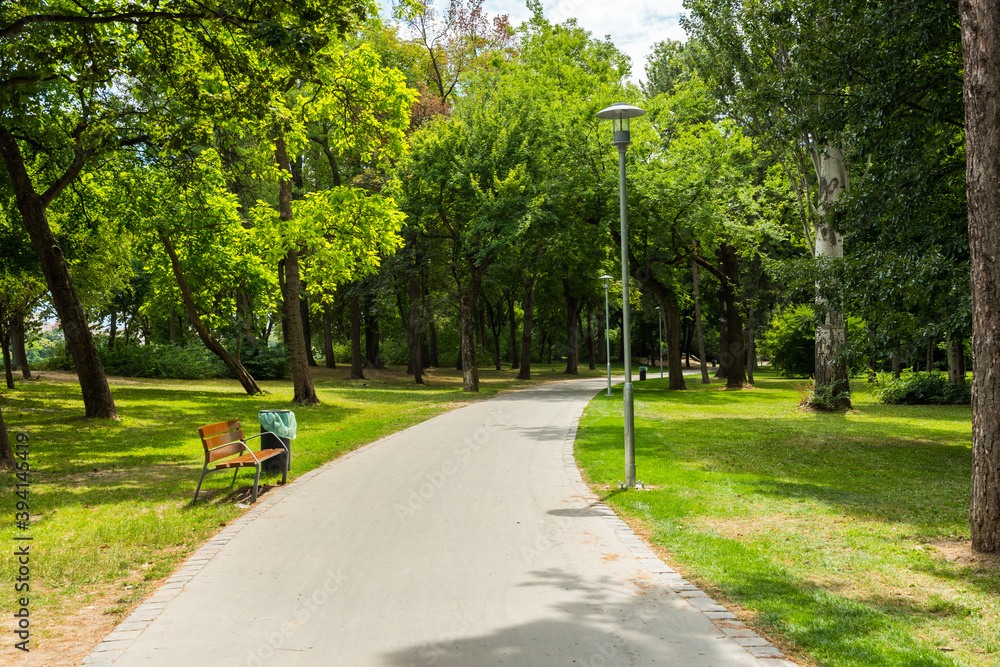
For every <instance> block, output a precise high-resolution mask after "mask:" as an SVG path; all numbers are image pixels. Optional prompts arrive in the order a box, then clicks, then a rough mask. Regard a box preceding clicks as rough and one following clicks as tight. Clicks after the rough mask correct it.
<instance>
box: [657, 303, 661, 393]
mask: <svg viewBox="0 0 1000 667" xmlns="http://www.w3.org/2000/svg"><path fill="white" fill-rule="evenodd" d="M661 311H662V309H661V308H660V307H659V306H657V307H656V330H657V331H658V332H660V379H661V380H662V379H663V326H662V325H663V320H662V319H661V318H660V313H661Z"/></svg>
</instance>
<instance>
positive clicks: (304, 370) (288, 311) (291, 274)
mask: <svg viewBox="0 0 1000 667" xmlns="http://www.w3.org/2000/svg"><path fill="white" fill-rule="evenodd" d="M274 149H275V150H274V157H275V161H276V162H277V163H278V168H279V169H281V170H282V171H283V172H285V174H283V175H282V177H281V178H279V180H278V213H279V215H280V216H281V219H282V220H283V221H285V222H291V220H292V181H291V179H290V178H288V176H290V175H292V174H291V168H290V165H289V162H288V152H287V150H286V148H285V138H284V136H282V135H280V134H279V135H278V137H277V139H276V140H275V142H274ZM284 260H285V289H284V291H283V292H282V295H281V297H282V300H283V301H284V302H285V303H284V305H285V322H286V327H285V329H286V330H287V332H288V356H289V357H290V360H291V364H292V387H293V390H294V395H293V397H292V401H294V402H295V403H298V404H300V405H314V404H316V403H319V397H317V396H316V389H315V388H314V387H313V381H312V373H311V372H310V371H309V351H308V350H307V349H306V337H305V327H304V325H303V318H302V305H301V297H300V294H299V286H300V284H301V276H300V275H299V250H298V248H289V249H288V251H287V253H286V254H285V258H284ZM309 347H312V345H311V344H310V346H309Z"/></svg>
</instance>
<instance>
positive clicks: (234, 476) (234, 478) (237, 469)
mask: <svg viewBox="0 0 1000 667" xmlns="http://www.w3.org/2000/svg"><path fill="white" fill-rule="evenodd" d="M239 474H240V468H239V466H237V467H236V468H234V469H233V481H231V482H230V483H229V486H232V485H233V484H235V483H236V476H237V475H239Z"/></svg>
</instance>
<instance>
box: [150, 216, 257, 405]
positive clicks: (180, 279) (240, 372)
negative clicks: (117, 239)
mask: <svg viewBox="0 0 1000 667" xmlns="http://www.w3.org/2000/svg"><path fill="white" fill-rule="evenodd" d="M159 235H160V241H161V242H162V243H163V248H164V249H165V250H166V251H167V256H168V257H169V258H170V266H171V268H172V269H173V272H174V278H175V279H176V280H177V286H178V287H179V288H180V290H181V298H182V299H183V301H184V307H185V309H187V314H188V318H189V319H190V320H191V326H193V327H194V330H195V331H196V332H197V333H198V337H199V338H201V342H202V343H204V345H205V347H206V348H208V350H209V351H210V352H211V353H212V354H214V355H215V356H217V357H218V358H219V359H221V360H222V363H224V364H225V365H226V367H227V368H229V370H231V371H232V372H233V375H235V376H236V379H237V380H239V382H240V384H241V385H242V386H243V389H244V390H245V391H246V392H247V394H249V395H251V396H253V395H255V394H263V393H264V391H263V390H262V389H261V388H260V387H259V386H258V385H257V381H256V380H254V379H253V376H252V375H250V373H248V372H247V370H246V369H245V368H243V364H241V363H240V362H239V360H237V359H235V358H234V357H233V355H231V354H229V351H228V350H227V349H226V348H224V347H223V346H222V344H221V343H219V341H217V340H215V338H213V337H212V334H211V333H209V331H208V328H207V327H206V326H205V324H204V323H203V322H202V321H201V317H200V316H199V315H198V309H197V308H196V307H195V304H194V297H193V296H192V295H191V287H190V286H189V285H188V282H187V278H185V277H184V270H183V269H182V268H181V262H180V260H179V259H178V258H177V251H176V250H174V244H173V243H171V241H170V237H168V236H167V235H166V233H165V232H163V231H160V232H159Z"/></svg>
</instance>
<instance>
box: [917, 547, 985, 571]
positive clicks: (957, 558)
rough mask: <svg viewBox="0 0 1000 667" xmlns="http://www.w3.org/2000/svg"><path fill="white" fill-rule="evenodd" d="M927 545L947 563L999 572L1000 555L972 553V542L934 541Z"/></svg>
mask: <svg viewBox="0 0 1000 667" xmlns="http://www.w3.org/2000/svg"><path fill="white" fill-rule="evenodd" d="M929 544H930V546H932V547H934V551H935V553H936V554H937V555H938V556H940V557H941V558H943V559H944V560H946V561H948V562H949V563H960V564H962V565H973V566H976V567H979V568H983V569H989V570H998V571H1000V554H981V553H979V552H978V551H973V550H972V542H970V541H968V540H936V541H934V542H930V543H929Z"/></svg>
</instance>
